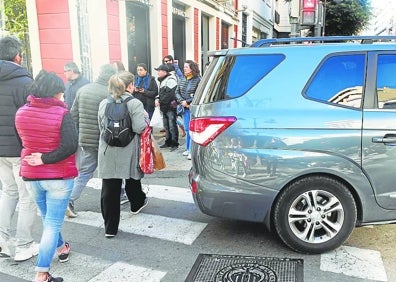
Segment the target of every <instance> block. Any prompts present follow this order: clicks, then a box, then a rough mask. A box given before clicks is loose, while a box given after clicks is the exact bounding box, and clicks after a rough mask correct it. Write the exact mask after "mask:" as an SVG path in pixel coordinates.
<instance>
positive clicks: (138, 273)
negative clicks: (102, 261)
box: [88, 262, 166, 282]
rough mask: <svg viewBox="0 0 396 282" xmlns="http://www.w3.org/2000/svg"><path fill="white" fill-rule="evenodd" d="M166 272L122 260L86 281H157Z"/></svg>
mask: <svg viewBox="0 0 396 282" xmlns="http://www.w3.org/2000/svg"><path fill="white" fill-rule="evenodd" d="M165 274H166V272H162V271H157V270H152V269H148V268H144V267H140V266H135V265H130V264H127V263H124V262H116V263H114V264H113V265H111V266H110V267H108V268H107V269H106V270H105V271H103V272H101V273H100V274H99V275H97V276H95V277H94V278H92V279H91V280H89V281H88V282H113V281H114V282H118V281H142V282H143V281H144V282H157V281H161V279H162V278H163V277H164V276H165Z"/></svg>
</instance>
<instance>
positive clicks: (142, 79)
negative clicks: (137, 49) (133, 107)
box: [133, 63, 158, 119]
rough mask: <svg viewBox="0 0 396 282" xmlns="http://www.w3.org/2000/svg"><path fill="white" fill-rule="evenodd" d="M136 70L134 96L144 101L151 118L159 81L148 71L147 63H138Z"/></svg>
mask: <svg viewBox="0 0 396 282" xmlns="http://www.w3.org/2000/svg"><path fill="white" fill-rule="evenodd" d="M136 70H137V77H136V81H135V91H134V92H133V96H135V98H137V99H139V100H140V101H141V102H142V103H143V107H144V109H145V110H146V112H147V113H148V115H149V118H150V119H151V117H152V116H153V113H154V107H155V97H156V96H157V95H158V86H157V82H156V81H155V78H154V77H153V76H151V75H150V74H149V73H148V71H147V66H146V64H143V63H140V64H138V65H137V68H136Z"/></svg>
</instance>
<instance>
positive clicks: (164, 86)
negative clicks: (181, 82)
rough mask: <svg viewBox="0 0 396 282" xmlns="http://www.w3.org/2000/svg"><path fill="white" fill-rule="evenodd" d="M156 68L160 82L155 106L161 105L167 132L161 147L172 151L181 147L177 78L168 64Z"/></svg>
mask: <svg viewBox="0 0 396 282" xmlns="http://www.w3.org/2000/svg"><path fill="white" fill-rule="evenodd" d="M155 70H156V71H158V82H159V84H160V86H159V90H158V98H157V99H156V100H155V106H156V107H158V106H159V107H160V110H161V112H162V114H163V115H162V117H163V122H164V128H165V132H166V136H165V143H164V144H162V145H161V146H160V148H167V147H170V150H171V151H175V150H177V149H178V147H179V131H178V129H177V123H176V119H177V115H176V106H177V102H176V94H175V93H176V87H177V79H176V77H175V76H174V75H172V74H171V73H170V69H169V67H168V66H167V65H164V64H162V65H160V66H159V67H158V68H156V69H155Z"/></svg>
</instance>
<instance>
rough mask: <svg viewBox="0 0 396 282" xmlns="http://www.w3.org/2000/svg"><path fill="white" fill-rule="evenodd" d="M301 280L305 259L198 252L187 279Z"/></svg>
mask: <svg viewBox="0 0 396 282" xmlns="http://www.w3.org/2000/svg"><path fill="white" fill-rule="evenodd" d="M190 281H191V282H242V281H243V282H300V281H301V282H302V281H304V260H302V259H289V258H267V257H252V256H237V255H236V256H233V255H215V254H199V255H198V258H197V260H196V261H195V263H194V265H193V267H192V269H191V271H190V273H189V274H188V276H187V279H186V282H190Z"/></svg>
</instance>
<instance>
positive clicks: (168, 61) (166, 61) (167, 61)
mask: <svg viewBox="0 0 396 282" xmlns="http://www.w3.org/2000/svg"><path fill="white" fill-rule="evenodd" d="M170 62H172V61H171V60H164V63H165V64H167V63H170Z"/></svg>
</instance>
